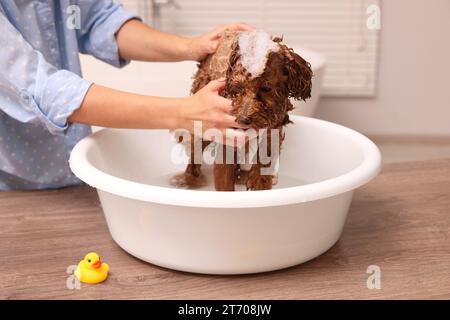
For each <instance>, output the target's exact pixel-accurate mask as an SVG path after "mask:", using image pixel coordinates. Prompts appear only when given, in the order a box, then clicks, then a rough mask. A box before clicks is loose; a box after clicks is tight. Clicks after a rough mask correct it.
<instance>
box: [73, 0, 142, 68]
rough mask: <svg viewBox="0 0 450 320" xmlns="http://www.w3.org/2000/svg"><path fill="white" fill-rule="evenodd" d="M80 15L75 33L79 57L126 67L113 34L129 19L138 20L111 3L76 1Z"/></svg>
mask: <svg viewBox="0 0 450 320" xmlns="http://www.w3.org/2000/svg"><path fill="white" fill-rule="evenodd" d="M77 4H78V6H79V7H80V13H81V28H80V29H79V30H77V39H78V47H79V50H80V52H81V53H86V54H90V55H93V56H94V57H96V58H98V59H100V60H102V61H104V62H106V63H108V64H111V65H113V66H115V67H119V68H120V67H123V66H125V65H126V64H128V63H129V61H128V60H124V59H122V58H121V57H120V56H119V49H118V47H117V42H116V33H117V31H119V29H120V27H121V26H122V25H123V24H124V23H125V22H127V21H128V20H130V19H135V18H137V19H139V18H138V17H137V16H136V15H135V14H133V13H131V12H128V11H126V10H125V9H123V7H122V5H121V4H117V3H113V1H111V0H99V1H92V0H78V1H77Z"/></svg>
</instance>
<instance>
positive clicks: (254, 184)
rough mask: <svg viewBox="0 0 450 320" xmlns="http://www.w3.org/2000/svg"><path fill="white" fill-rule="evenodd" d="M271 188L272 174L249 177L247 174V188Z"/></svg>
mask: <svg viewBox="0 0 450 320" xmlns="http://www.w3.org/2000/svg"><path fill="white" fill-rule="evenodd" d="M270 189H272V176H271V175H265V176H258V177H255V178H253V177H251V176H249V178H248V181H247V190H270Z"/></svg>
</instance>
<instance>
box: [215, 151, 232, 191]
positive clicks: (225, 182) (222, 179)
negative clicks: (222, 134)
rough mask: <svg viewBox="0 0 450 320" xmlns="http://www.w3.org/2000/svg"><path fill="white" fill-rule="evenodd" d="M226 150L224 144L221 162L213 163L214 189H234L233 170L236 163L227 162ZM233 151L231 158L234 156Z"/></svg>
mask: <svg viewBox="0 0 450 320" xmlns="http://www.w3.org/2000/svg"><path fill="white" fill-rule="evenodd" d="M228 148H230V147H228ZM226 150H227V146H225V145H224V146H223V147H222V152H223V154H222V155H223V157H222V160H223V161H220V162H221V163H214V187H215V188H216V191H234V185H235V183H236V181H235V180H236V179H235V170H236V166H237V165H236V164H234V163H227V161H226V154H227V152H226ZM235 153H236V152H235V151H234V152H232V154H233V158H235V157H236V154H235ZM228 162H232V161H228Z"/></svg>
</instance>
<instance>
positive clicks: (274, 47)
mask: <svg viewBox="0 0 450 320" xmlns="http://www.w3.org/2000/svg"><path fill="white" fill-rule="evenodd" d="M238 41H239V49H240V51H241V63H242V65H243V66H244V68H245V69H246V70H247V71H248V72H249V73H250V74H251V75H252V77H253V78H255V77H258V76H260V75H261V74H262V73H263V72H264V68H265V67H266V63H267V56H268V54H269V52H272V51H273V52H276V51H278V44H277V43H276V42H273V41H272V38H271V36H270V34H268V33H267V32H265V31H263V30H252V31H246V32H242V33H241V34H240V35H239V40H238Z"/></svg>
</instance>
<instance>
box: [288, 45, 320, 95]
mask: <svg viewBox="0 0 450 320" xmlns="http://www.w3.org/2000/svg"><path fill="white" fill-rule="evenodd" d="M281 49H282V50H283V52H284V56H285V70H284V73H285V74H286V75H287V77H288V82H287V88H288V91H289V97H292V98H294V99H296V100H305V99H308V98H310V97H311V79H312V76H313V73H312V70H311V65H310V63H309V62H307V61H305V59H303V58H302V57H300V56H299V55H298V54H296V53H295V52H294V51H293V50H292V49H289V48H287V47H286V46H284V45H282V48H281Z"/></svg>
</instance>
